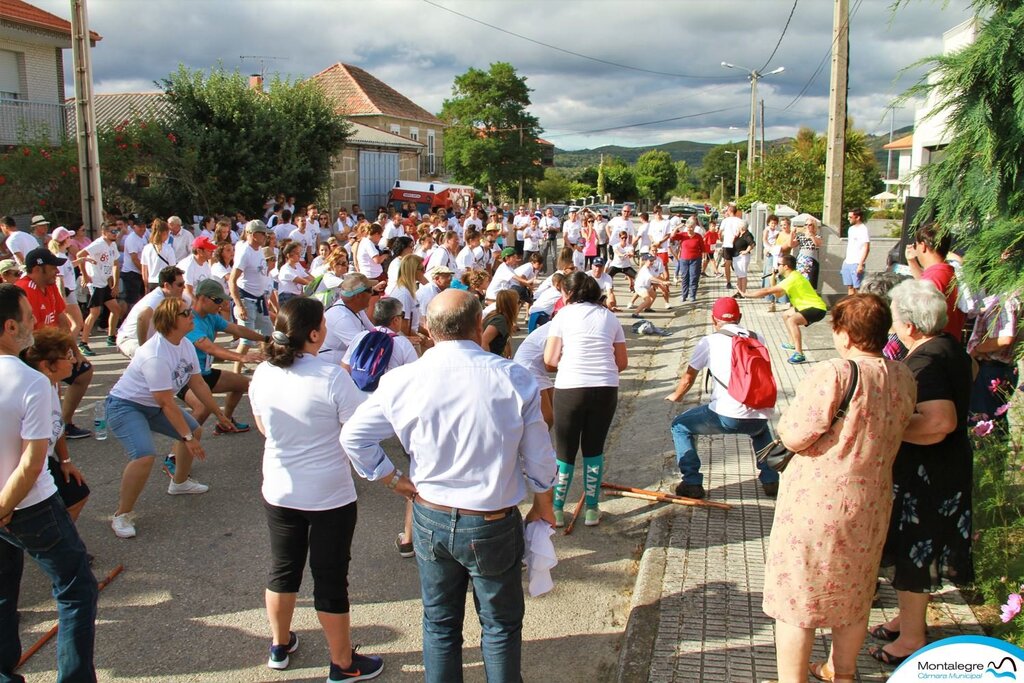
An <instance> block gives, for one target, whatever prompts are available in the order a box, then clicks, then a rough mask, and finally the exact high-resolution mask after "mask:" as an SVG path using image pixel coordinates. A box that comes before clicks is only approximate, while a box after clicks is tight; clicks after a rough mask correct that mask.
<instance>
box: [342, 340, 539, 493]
mask: <svg viewBox="0 0 1024 683" xmlns="http://www.w3.org/2000/svg"><path fill="white" fill-rule="evenodd" d="M456 383H457V386H456ZM390 436H397V437H398V439H399V441H401V442H402V446H403V447H404V448H405V451H406V452H407V453H408V454H409V456H410V462H411V464H410V468H409V478H410V479H411V480H412V482H413V484H414V485H415V486H416V490H417V491H418V492H419V495H420V496H421V497H422V498H423V499H424V500H427V501H429V502H431V503H436V504H439V505H447V506H450V507H458V508H466V509H471V510H484V511H488V510H501V509H504V508H507V507H511V506H513V505H518V504H519V503H520V502H521V501H522V500H523V498H524V497H525V496H526V493H527V487H529V489H530V491H532V492H534V493H541V492H543V491H547V490H548V489H550V488H551V487H552V486H554V482H555V472H556V466H555V451H554V448H553V447H552V445H551V437H550V435H549V434H548V427H547V424H546V423H545V422H544V418H543V416H542V415H541V411H540V393H539V391H538V389H537V382H536V380H535V379H534V378H533V377H532V376H531V374H530V372H529V370H527V369H526V368H523V367H522V366H520V365H517V364H516V363H513V362H512V361H510V360H506V359H504V358H501V357H500V356H497V355H495V354H493V353H488V352H487V351H484V350H483V349H481V348H480V346H478V345H477V344H476V343H475V342H472V341H442V342H439V343H438V344H437V345H436V346H434V348H432V349H430V350H428V351H427V352H426V353H424V354H423V357H422V358H420V359H419V360H418V361H416V362H415V363H412V364H410V365H403V366H402V367H399V368H396V369H394V370H391V371H389V372H388V373H387V374H385V375H384V376H383V377H381V380H380V385H379V386H378V387H377V391H375V392H374V393H373V395H372V396H371V397H370V398H369V399H368V400H367V401H366V403H364V404H363V405H361V406H360V407H359V409H358V410H356V413H355V415H353V416H352V418H351V419H350V420H349V421H348V422H347V423H346V424H345V426H344V428H342V430H341V444H342V447H343V448H344V449H345V452H346V453H348V455H349V458H350V459H351V460H352V463H353V465H354V466H355V468H356V471H357V472H358V473H359V474H360V475H361V476H363V477H365V478H366V479H369V480H371V481H372V480H376V479H379V478H381V477H384V476H387V475H388V474H390V473H391V472H393V471H394V469H395V466H394V464H392V462H391V461H390V460H389V459H388V457H387V455H386V454H385V453H384V450H383V449H382V448H381V447H380V442H381V441H382V440H384V439H386V438H388V437H390ZM524 473H525V475H526V476H525V478H524V476H523V475H524Z"/></svg>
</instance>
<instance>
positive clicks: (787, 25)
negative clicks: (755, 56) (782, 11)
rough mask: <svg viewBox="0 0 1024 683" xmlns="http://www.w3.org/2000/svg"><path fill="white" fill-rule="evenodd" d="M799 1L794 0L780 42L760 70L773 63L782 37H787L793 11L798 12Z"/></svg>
mask: <svg viewBox="0 0 1024 683" xmlns="http://www.w3.org/2000/svg"><path fill="white" fill-rule="evenodd" d="M799 2H800V0H793V8H792V9H791V10H789V18H788V19H786V25H785V26H783V27H782V35H780V36H779V42H777V43H775V49H774V50H772V53H771V54H770V55H768V59H766V60H764V66H762V67H761V68H760V69H758V71H764V70H765V69H767V68H768V65H769V64H771V63H772V60H773V59H775V53H776V52H778V51H779V46H780V45H782V39H783V38H785V37H786V30H787V29H789V22H791V21H793V13H794V12H796V6H797V3H799Z"/></svg>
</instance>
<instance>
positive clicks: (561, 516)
mask: <svg viewBox="0 0 1024 683" xmlns="http://www.w3.org/2000/svg"><path fill="white" fill-rule="evenodd" d="M564 526H565V510H555V528H556V529H561V528H562V527H564Z"/></svg>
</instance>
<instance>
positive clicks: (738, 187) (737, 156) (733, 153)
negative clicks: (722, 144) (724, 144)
mask: <svg viewBox="0 0 1024 683" xmlns="http://www.w3.org/2000/svg"><path fill="white" fill-rule="evenodd" d="M722 153H723V154H731V155H733V156H735V157H736V202H737V203H738V202H739V201H740V157H742V156H743V153H742V152H740V151H739V150H736V151H735V152H730V151H729V150H723V152H722ZM747 161H748V165H749V161H750V160H749V159H748V160H747ZM723 193H724V181H723Z"/></svg>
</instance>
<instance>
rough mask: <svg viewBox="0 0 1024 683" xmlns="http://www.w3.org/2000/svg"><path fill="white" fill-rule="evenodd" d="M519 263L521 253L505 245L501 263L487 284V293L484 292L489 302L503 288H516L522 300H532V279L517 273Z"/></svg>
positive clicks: (496, 296)
mask: <svg viewBox="0 0 1024 683" xmlns="http://www.w3.org/2000/svg"><path fill="white" fill-rule="evenodd" d="M518 265H519V255H518V254H516V250H515V248H514V247H505V248H504V249H502V250H501V265H499V266H498V267H497V268H496V269H495V271H494V277H492V278H491V283H490V284H489V285H487V293H486V294H484V298H485V299H486V300H487V301H488V302H490V301H494V300H496V299H497V298H498V292H500V291H501V290H503V289H515V290H516V294H518V295H519V300H520V302H523V301H529V300H530V298H531V297H530V281H529V280H527V279H525V278H522V277H520V276H518V275H516V271H515V269H516V266H518ZM517 285H518V286H517Z"/></svg>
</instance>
